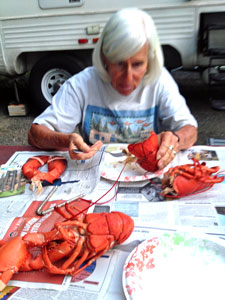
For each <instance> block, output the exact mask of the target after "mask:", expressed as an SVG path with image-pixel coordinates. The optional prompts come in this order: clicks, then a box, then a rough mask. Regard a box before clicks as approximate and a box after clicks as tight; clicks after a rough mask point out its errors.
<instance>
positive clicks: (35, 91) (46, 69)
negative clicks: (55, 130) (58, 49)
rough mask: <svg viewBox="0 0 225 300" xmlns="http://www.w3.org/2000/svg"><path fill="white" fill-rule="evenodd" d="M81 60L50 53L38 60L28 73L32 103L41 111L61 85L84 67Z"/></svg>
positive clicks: (49, 102)
mask: <svg viewBox="0 0 225 300" xmlns="http://www.w3.org/2000/svg"><path fill="white" fill-rule="evenodd" d="M84 67H85V66H84V65H83V64H82V62H81V61H78V60H77V59H76V58H74V57H72V56H69V55H63V54H61V55H58V54H57V55H51V56H46V57H44V58H42V59H41V60H39V61H38V62H37V63H36V64H35V66H34V67H33V69H32V70H31V73H30V79H29V88H30V94H31V99H32V102H33V104H34V105H35V107H36V109H37V110H38V113H39V112H42V111H43V110H44V109H45V108H46V107H47V106H49V104H51V101H52V97H53V96H54V95H55V93H56V92H57V91H58V89H59V88H60V87H61V85H62V84H63V83H64V82H65V81H66V80H67V79H68V78H69V77H71V76H72V75H73V74H76V73H78V72H80V71H81V70H82V69H84Z"/></svg>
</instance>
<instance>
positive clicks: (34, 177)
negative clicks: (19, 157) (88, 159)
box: [22, 155, 67, 192]
mask: <svg viewBox="0 0 225 300" xmlns="http://www.w3.org/2000/svg"><path fill="white" fill-rule="evenodd" d="M46 163H47V164H48V172H41V171H39V168H40V167H42V166H44V165H45V164H46ZM66 166H67V160H66V159H65V158H64V157H62V156H52V157H51V156H47V155H41V156H33V157H30V158H29V159H28V160H27V162H26V163H25V164H24V165H23V167H22V172H23V175H24V176H25V177H26V178H27V179H30V180H31V187H33V186H34V187H37V188H38V192H40V191H41V189H42V185H41V182H42V181H44V180H46V181H48V182H50V183H53V181H54V180H55V179H58V178H59V176H60V175H61V174H62V173H63V172H64V171H65V169H66Z"/></svg>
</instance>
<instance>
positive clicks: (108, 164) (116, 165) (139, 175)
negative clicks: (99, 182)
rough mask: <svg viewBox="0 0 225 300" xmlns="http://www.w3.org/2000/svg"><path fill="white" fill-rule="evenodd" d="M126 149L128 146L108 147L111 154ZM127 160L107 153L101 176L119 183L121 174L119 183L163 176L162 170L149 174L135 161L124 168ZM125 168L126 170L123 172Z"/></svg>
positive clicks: (124, 157) (113, 145)
mask: <svg viewBox="0 0 225 300" xmlns="http://www.w3.org/2000/svg"><path fill="white" fill-rule="evenodd" d="M124 149H127V144H110V145H109V146H107V149H106V150H107V151H110V152H121V151H123V150H124ZM126 159H127V156H122V157H113V156H112V155H110V154H108V153H106V154H105V155H104V162H103V166H102V170H101V176H102V177H103V178H105V179H109V180H113V181H117V180H118V177H119V175H120V174H121V175H120V177H119V180H118V181H125V182H129V181H132V182H133V181H143V180H148V179H151V178H154V177H157V176H160V175H161V174H163V171H162V170H160V171H157V172H155V173H151V172H147V171H146V170H144V169H143V168H142V167H141V166H139V164H137V163H136V162H135V161H130V162H128V163H127V164H126V166H125V168H124V164H125V160H126ZM123 168H124V170H123V171H122V169H123ZM121 171H122V173H121Z"/></svg>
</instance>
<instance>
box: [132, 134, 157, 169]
mask: <svg viewBox="0 0 225 300" xmlns="http://www.w3.org/2000/svg"><path fill="white" fill-rule="evenodd" d="M158 149H159V144H158V136H157V134H156V133H155V132H154V131H151V133H150V136H149V137H148V138H147V139H146V140H144V141H143V142H140V143H136V144H129V145H128V151H129V152H130V153H131V154H133V155H134V156H135V157H137V158H138V160H137V163H138V164H139V165H140V166H141V167H142V168H143V169H145V170H146V171H148V172H156V171H157V170H158V161H157V160H156V155H157V151H158Z"/></svg>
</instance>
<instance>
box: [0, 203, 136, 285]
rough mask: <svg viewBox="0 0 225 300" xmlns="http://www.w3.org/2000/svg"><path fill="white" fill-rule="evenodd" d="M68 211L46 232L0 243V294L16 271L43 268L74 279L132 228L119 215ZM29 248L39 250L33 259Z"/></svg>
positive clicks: (122, 238)
mask: <svg viewBox="0 0 225 300" xmlns="http://www.w3.org/2000/svg"><path fill="white" fill-rule="evenodd" d="M58 212H59V213H61V209H58ZM69 212H70V211H69V210H68V212H67V214H65V213H64V214H63V215H64V216H65V215H68V216H69V217H68V220H65V221H63V222H59V223H56V224H55V225H54V227H53V229H52V230H51V231H49V232H39V233H28V234H26V235H25V236H23V237H21V236H17V237H15V238H13V239H11V240H9V241H6V242H5V241H0V245H1V248H0V291H2V290H3V289H4V287H5V286H6V285H7V283H8V281H9V280H10V279H11V277H12V276H13V274H14V273H16V272H18V271H31V270H40V269H42V268H46V269H47V270H48V271H49V272H50V273H53V274H63V275H72V276H74V275H76V274H77V273H79V272H81V271H82V270H83V269H85V268H86V267H87V266H89V265H91V264H92V262H93V261H95V260H96V259H98V258H99V257H100V256H101V255H103V254H104V253H105V252H106V251H108V250H109V249H111V248H112V247H113V246H114V245H116V244H121V243H123V242H124V241H125V240H126V239H127V238H128V237H129V236H130V234H131V233H132V231H133V228H134V222H133V220H132V219H131V218H130V217H129V216H127V215H125V214H124V213H122V212H111V213H90V214H87V215H82V216H81V215H80V216H79V218H73V216H72V215H71V214H70V213H69ZM33 247H35V248H36V247H39V248H40V249H41V253H40V254H39V255H38V256H36V257H33V255H32V254H31V253H32V248H33ZM56 262H57V265H55V264H54V263H56ZM83 263H84V264H83ZM82 264H83V266H82V267H81V265H82Z"/></svg>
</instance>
